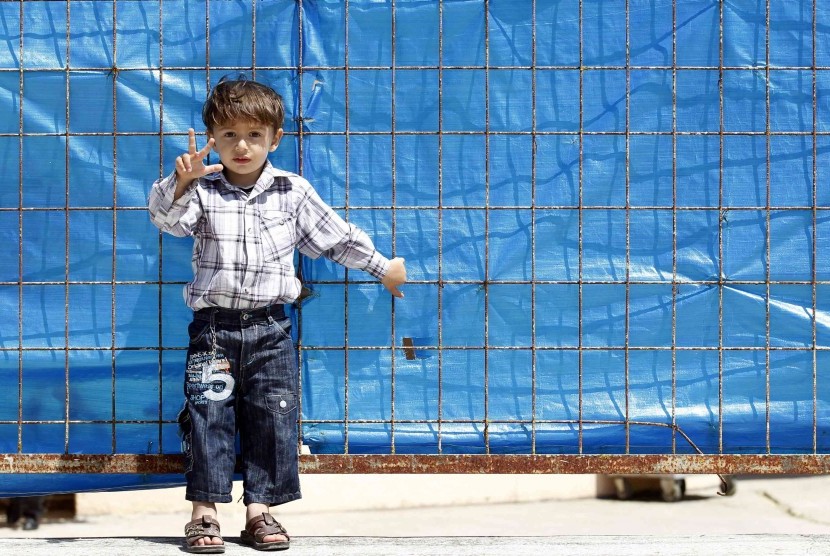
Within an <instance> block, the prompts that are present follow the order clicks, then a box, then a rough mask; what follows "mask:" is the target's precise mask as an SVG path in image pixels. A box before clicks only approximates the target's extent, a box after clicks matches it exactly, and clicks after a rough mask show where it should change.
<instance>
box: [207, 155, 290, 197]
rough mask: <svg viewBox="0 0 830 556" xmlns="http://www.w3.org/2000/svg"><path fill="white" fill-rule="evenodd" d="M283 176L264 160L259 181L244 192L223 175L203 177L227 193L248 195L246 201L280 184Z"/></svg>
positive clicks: (218, 173) (216, 174)
mask: <svg viewBox="0 0 830 556" xmlns="http://www.w3.org/2000/svg"><path fill="white" fill-rule="evenodd" d="M284 174H285V173H284V172H283V171H282V170H279V169H277V168H274V166H273V165H272V164H271V161H270V160H267V159H266V160H265V166H263V168H262V174H260V176H259V179H258V180H257V181H256V183H255V184H254V186H253V187H252V188H251V189H247V190H246V189H242V188H241V187H237V186H236V185H233V184H232V183H230V182H229V181H228V180H227V179H226V178H225V174H223V173H222V172H213V173H212V174H208V175H206V176H205V179H206V180H208V181H211V182H213V184H214V185H220V186H221V187H223V188H224V189H226V190H229V191H239V192H245V193H247V194H248V199H253V198H254V197H256V196H257V195H259V194H260V193H262V192H263V191H266V190H268V189H269V188H270V187H271V186H273V185H275V184H280V183H282V181H283V180H282V179H281V178H283V177H284Z"/></svg>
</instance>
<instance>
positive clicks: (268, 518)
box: [240, 513, 291, 550]
mask: <svg viewBox="0 0 830 556" xmlns="http://www.w3.org/2000/svg"><path fill="white" fill-rule="evenodd" d="M268 535H284V536H285V540H284V541H271V542H263V540H262V539H264V538H265V537H267V536H268ZM240 536H241V537H242V542H243V543H244V544H247V545H248V546H253V547H254V548H255V549H257V550H285V549H286V548H288V546H289V544H290V542H291V538H290V537H289V536H288V533H287V532H286V531H285V527H283V526H282V525H280V522H279V521H277V520H276V519H274V516H272V515H271V514H269V513H263V514H262V515H258V516H256V517H253V518H251V520H250V521H249V522H248V523H247V524H246V525H245V530H244V531H242V532H241V533H240Z"/></svg>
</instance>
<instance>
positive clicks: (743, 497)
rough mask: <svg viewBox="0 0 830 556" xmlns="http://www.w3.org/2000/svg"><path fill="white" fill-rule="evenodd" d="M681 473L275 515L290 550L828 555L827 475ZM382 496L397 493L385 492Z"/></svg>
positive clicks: (59, 548)
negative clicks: (668, 484) (461, 501)
mask: <svg viewBox="0 0 830 556" xmlns="http://www.w3.org/2000/svg"><path fill="white" fill-rule="evenodd" d="M691 479H692V478H690V480H689V485H690V488H689V489H688V490H687V492H686V497H685V498H684V500H682V501H680V502H674V503H667V502H662V501H661V500H660V499H659V497H657V496H652V497H643V498H640V499H634V500H626V501H620V500H603V499H597V498H594V497H589V496H586V497H583V498H577V499H569V500H549V501H537V502H523V503H500V504H476V505H467V506H459V505H454V506H444V507H421V508H407V509H397V510H391V509H382V510H360V511H354V510H352V511H349V510H342V511H314V512H302V511H292V510H291V509H290V508H291V504H289V505H286V506H284V507H283V508H280V511H279V512H277V515H278V518H279V519H280V520H281V521H282V522H283V524H284V525H285V526H286V527H287V528H288V530H289V531H290V532H291V533H292V536H293V538H294V541H293V546H292V548H291V551H290V554H315V555H316V554H343V555H352V554H366V555H374V554H378V555H380V554H415V555H421V554H441V555H442V556H446V555H448V554H460V555H466V554H517V555H521V554H533V555H534V556H538V555H539V554H540V553H543V554H556V553H567V554H577V555H579V554H592V555H593V554H615V555H626V554H637V555H638V556H639V555H642V554H671V555H673V556H674V555H683V554H752V555H753V556H759V555H761V554H830V514H828V512H827V511H826V508H827V500H828V498H829V497H830V477H787V478H762V479H756V478H739V479H738V481H737V493H736V495H735V496H732V497H722V496H718V495H717V493H716V491H717V481H716V480H713V479H712V478H711V477H710V478H709V479H708V480H704V481H703V482H702V483H701V482H700V481H698V483H697V484H698V486H695V484H696V483H695V482H694V481H692V480H691ZM387 495H388V496H389V497H393V496H395V493H394V492H389V493H387ZM236 506H237V505H233V506H232V507H228V508H220V516H219V517H220V521H221V522H222V523H223V526H224V527H223V530H224V532H225V539H226V542H227V546H228V549H227V552H226V554H230V555H233V554H252V552H251V549H250V548H248V547H244V546H242V545H239V544H237V543H238V535H239V527H240V525H241V518H242V509H241V505H238V506H239V507H236ZM188 517H189V516H188V515H186V514H184V513H182V512H181V511H178V509H176V508H169V506H166V507H165V506H164V505H160V507H159V508H158V509H157V511H155V512H153V513H143V514H132V515H127V516H122V517H121V518H116V517H115V516H112V515H103V516H86V517H83V518H79V519H74V520H59V521H52V522H47V523H44V524H43V526H42V527H41V528H40V529H39V530H37V531H35V532H28V531H21V530H15V529H11V528H0V555H6V554H9V555H17V554H25V555H26V556H34V555H37V554H44V555H45V554H48V555H50V556H54V555H55V554H60V555H61V556H63V555H67V556H76V555H77V556H81V555H83V556H88V555H96V554H102V555H103V554H106V555H116V554H129V555H131V556H143V555H151V554H152V555H162V554H180V553H183V552H182V549H181V540H180V536H181V529H182V527H183V524H184V522H185V521H186V520H187V518H188Z"/></svg>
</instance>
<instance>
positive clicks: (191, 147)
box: [176, 128, 224, 190]
mask: <svg viewBox="0 0 830 556" xmlns="http://www.w3.org/2000/svg"><path fill="white" fill-rule="evenodd" d="M187 134H188V139H189V140H188V148H187V152H186V153H184V154H183V155H181V156H180V157H178V158H176V181H177V185H178V187H179V189H181V190H184V189H186V188H187V187H188V186H189V185H190V183H191V182H192V181H193V180H195V179H198V178H201V177H202V176H206V175H207V174H212V173H213V172H221V171H222V170H223V169H224V167H223V166H222V165H221V164H211V165H209V166H205V163H204V159H205V158H206V157H207V155H208V154H209V153H210V149H212V148H213V143H214V140H213V137H211V138H210V140H208V142H207V145H205V146H204V147H203V148H202V149H201V150H198V151H197V150H196V132H194V131H193V129H192V128H191V129H189V130H187Z"/></svg>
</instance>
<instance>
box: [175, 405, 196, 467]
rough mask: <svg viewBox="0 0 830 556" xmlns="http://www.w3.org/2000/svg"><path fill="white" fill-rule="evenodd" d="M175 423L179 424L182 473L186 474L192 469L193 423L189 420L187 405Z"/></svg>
mask: <svg viewBox="0 0 830 556" xmlns="http://www.w3.org/2000/svg"><path fill="white" fill-rule="evenodd" d="M176 421H177V422H178V424H179V438H181V440H182V454H183V455H184V472H185V473H188V472H190V471H191V470H192V469H193V444H192V433H193V421H192V420H191V419H190V411H189V410H188V408H187V404H185V406H184V407H183V408H182V410H181V411H179V414H178V416H177V417H176Z"/></svg>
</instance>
